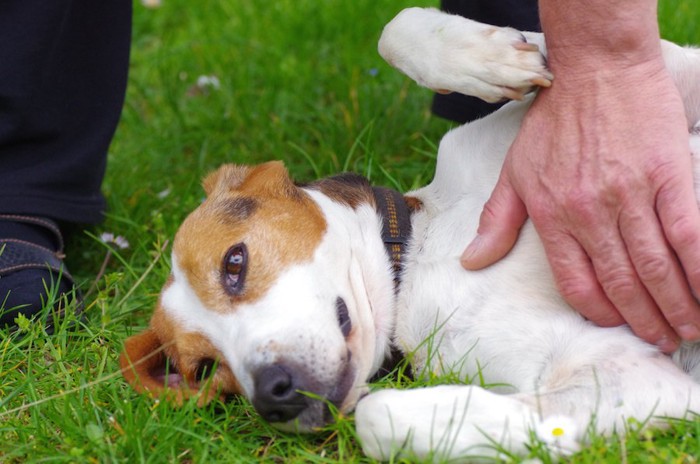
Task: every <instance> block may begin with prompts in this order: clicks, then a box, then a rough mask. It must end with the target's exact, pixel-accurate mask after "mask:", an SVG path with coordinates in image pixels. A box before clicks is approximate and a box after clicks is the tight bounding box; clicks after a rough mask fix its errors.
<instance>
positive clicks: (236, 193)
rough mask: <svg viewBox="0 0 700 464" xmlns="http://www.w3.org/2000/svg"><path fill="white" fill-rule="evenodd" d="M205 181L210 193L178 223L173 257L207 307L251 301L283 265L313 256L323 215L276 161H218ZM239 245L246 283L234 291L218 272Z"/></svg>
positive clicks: (225, 308)
mask: <svg viewBox="0 0 700 464" xmlns="http://www.w3.org/2000/svg"><path fill="white" fill-rule="evenodd" d="M204 184H205V188H206V189H207V190H208V192H209V197H208V198H207V200H206V201H205V202H204V203H203V204H202V205H201V206H200V207H199V208H197V209H196V210H195V211H194V212H193V213H192V214H191V215H190V216H189V217H188V218H187V219H186V220H185V222H184V223H183V224H182V226H181V227H180V230H179V231H178V233H177V236H176V237H175V243H174V246H173V255H174V256H175V258H176V259H177V262H178V265H179V267H180V269H182V271H183V272H184V274H185V275H186V277H187V280H188V282H189V285H190V287H191V288H192V289H193V290H194V291H195V292H196V294H197V296H198V297H199V299H200V300H201V301H202V303H203V304H204V305H205V306H206V307H207V308H208V309H210V310H212V311H216V312H224V313H225V312H229V311H232V310H234V309H235V306H236V304H237V303H240V302H250V301H254V300H257V299H258V298H260V296H261V295H263V294H264V293H265V292H266V291H267V290H268V288H269V287H270V285H271V284H272V283H273V282H274V281H275V280H276V279H277V277H278V276H279V274H280V273H281V272H283V271H284V269H286V268H287V267H288V266H290V265H291V264H293V263H301V262H305V261H308V260H310V259H311V258H312V256H313V253H314V250H315V249H316V247H317V246H318V243H319V241H320V240H321V238H322V236H323V233H324V231H325V227H326V224H325V220H324V218H323V216H322V214H321V212H320V210H319V208H318V206H317V205H316V204H315V203H314V202H313V201H311V199H310V198H309V197H308V196H307V194H306V193H304V192H303V191H302V190H301V189H299V188H297V187H296V186H295V185H294V183H293V182H292V180H291V179H290V178H289V175H288V174H287V171H286V170H285V169H284V167H283V165H282V164H281V163H279V162H271V163H266V164H263V165H260V166H257V167H253V168H249V167H237V166H232V165H227V166H223V167H222V168H220V169H219V170H218V171H216V172H215V173H214V174H212V175H210V176H209V177H207V179H206V180H205V182H204ZM238 244H244V245H245V248H246V251H247V256H246V263H245V265H246V269H245V281H244V282H243V286H242V289H241V291H240V292H237V293H236V294H235V295H234V296H232V295H230V294H229V293H227V292H226V291H224V288H222V279H223V277H222V275H223V273H224V272H225V271H224V259H225V257H226V255H227V252H228V251H229V250H230V249H231V247H233V246H235V245H238Z"/></svg>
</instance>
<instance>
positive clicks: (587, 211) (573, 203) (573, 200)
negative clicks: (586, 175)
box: [564, 190, 600, 222]
mask: <svg viewBox="0 0 700 464" xmlns="http://www.w3.org/2000/svg"><path fill="white" fill-rule="evenodd" d="M564 208H566V211H568V212H569V214H570V215H571V216H573V217H576V218H578V219H579V220H580V221H583V222H590V221H592V220H594V219H595V218H596V217H597V216H598V215H599V214H600V201H599V200H598V198H596V197H595V196H594V195H593V194H591V193H590V192H588V191H583V190H574V191H571V192H569V193H568V194H567V195H566V197H564Z"/></svg>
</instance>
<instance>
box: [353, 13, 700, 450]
mask: <svg viewBox="0 0 700 464" xmlns="http://www.w3.org/2000/svg"><path fill="white" fill-rule="evenodd" d="M525 36H526V38H527V41H528V42H529V43H535V44H537V45H538V46H539V48H540V49H541V50H544V41H543V39H542V36H541V35H540V34H534V33H526V34H525ZM522 37H523V36H522V35H521V33H519V32H517V31H514V30H512V29H500V28H499V29H497V30H496V31H495V32H494V28H493V27H492V26H486V25H483V24H478V23H474V22H473V21H469V20H466V19H464V18H461V17H457V16H450V15H446V14H444V13H441V12H438V11H436V10H423V9H409V10H405V11H403V12H402V13H400V14H399V16H397V17H396V18H395V19H394V20H393V21H392V22H391V23H390V24H389V25H388V26H387V27H386V29H385V31H384V34H383V36H382V38H381V40H380V52H381V53H382V55H383V56H384V57H385V59H387V61H388V62H390V63H391V64H393V65H394V66H396V67H397V68H399V69H400V70H402V71H404V72H405V73H406V74H407V75H409V76H410V77H412V78H413V79H414V80H416V81H417V82H418V83H420V84H421V85H424V86H426V87H429V88H432V89H445V90H452V91H459V92H461V93H466V94H470V95H476V96H479V97H482V98H484V99H486V100H497V99H500V98H503V97H506V96H508V95H509V94H510V92H511V91H512V90H513V89H515V90H518V91H520V92H523V91H527V90H528V89H529V88H530V87H531V85H530V84H532V82H533V81H536V80H538V79H539V78H540V77H545V78H546V77H548V76H547V75H546V73H545V72H544V71H543V69H544V68H543V61H542V60H541V57H540V55H539V53H537V52H534V51H529V50H523V49H522V47H521V49H515V48H513V46H512V44H513V43H514V42H517V41H520V40H522ZM663 50H664V57H665V59H666V62H667V66H668V68H669V70H670V71H671V73H672V75H673V76H674V79H675V81H676V83H677V85H678V87H679V89H680V91H681V94H682V95H683V97H684V103H685V106H686V113H687V116H688V118H689V121H690V125H691V126H692V125H693V124H694V123H696V122H697V121H698V119H699V118H700V51H698V50H691V49H686V48H681V47H678V46H676V45H673V44H670V43H666V42H665V43H664V44H663ZM526 100H527V101H525V102H522V103H520V102H514V103H510V104H508V105H506V106H505V107H504V108H502V109H501V110H499V111H497V112H496V113H495V114H493V115H491V116H488V117H486V118H484V119H481V120H479V121H475V122H473V123H470V124H467V125H464V126H462V127H459V128H457V129H455V130H453V131H451V132H449V133H448V134H447V135H446V136H445V137H444V138H443V139H442V142H441V143H440V148H439V152H438V162H437V169H436V173H435V178H434V180H433V182H432V183H431V184H430V185H428V186H426V187H425V188H422V189H420V190H418V191H416V192H413V193H411V194H410V195H413V196H416V197H417V198H419V199H421V200H422V201H423V204H424V208H423V210H422V211H420V212H419V213H417V214H415V215H414V218H413V227H414V230H413V239H412V241H411V245H410V251H409V254H408V259H407V263H406V271H405V273H404V276H403V279H402V284H401V291H400V294H399V301H398V310H397V316H396V341H397V343H398V345H399V346H400V347H401V349H402V350H403V351H404V352H406V353H413V356H414V357H413V361H414V364H413V366H414V368H415V369H416V372H418V373H420V372H422V370H423V369H425V372H435V373H438V374H440V373H444V372H453V373H454V372H457V373H458V374H459V376H460V377H461V378H468V379H472V380H473V379H479V378H481V379H483V381H484V382H485V383H486V384H497V385H501V386H502V387H500V388H497V389H491V390H490V391H486V390H484V389H482V388H481V387H479V386H444V387H435V388H426V389H417V390H408V391H394V390H385V391H380V392H377V393H373V394H371V395H369V396H368V397H366V398H364V399H363V400H362V401H360V403H359V404H358V406H357V411H356V424H357V430H358V434H359V436H360V438H361V439H362V443H363V449H364V451H365V452H366V453H367V454H369V455H370V456H372V457H375V458H378V459H387V458H389V457H390V456H392V455H394V454H396V453H399V452H400V453H405V454H408V455H416V456H417V457H421V458H426V457H433V458H436V459H437V458H440V459H443V458H446V459H452V458H455V457H460V456H465V455H477V456H499V453H500V451H499V449H498V446H502V447H503V449H505V450H506V451H507V452H514V453H524V452H525V451H526V448H525V445H526V443H527V442H528V433H529V432H530V431H534V432H537V433H538V434H539V435H540V437H541V438H542V439H544V440H545V441H548V442H550V443H552V446H553V447H559V448H560V449H561V450H562V451H571V450H574V449H576V448H577V446H578V444H579V443H580V442H581V440H582V439H583V438H584V432H586V430H587V428H588V426H589V424H591V425H592V427H593V429H594V430H596V431H597V432H602V433H609V432H611V431H613V430H617V431H618V432H624V430H625V424H626V421H627V420H628V419H632V418H634V419H637V420H638V421H645V420H647V419H651V418H653V417H675V418H680V417H686V414H687V413H688V411H693V412H700V388H699V386H698V384H697V383H696V381H697V380H700V356H699V352H698V347H697V345H694V346H690V345H687V346H684V347H683V348H682V350H681V351H680V352H679V353H676V355H675V356H674V360H675V361H676V362H678V361H679V360H680V359H683V363H682V367H683V368H684V370H685V371H686V372H689V374H690V375H688V374H687V373H686V372H683V371H682V370H681V369H679V368H678V367H677V364H674V362H673V361H672V360H671V358H669V357H666V356H663V355H662V354H660V353H659V352H658V351H657V350H656V348H654V347H652V346H649V345H648V344H646V343H644V342H643V341H641V340H640V339H638V338H637V337H635V336H634V335H633V334H632V333H631V332H630V331H629V330H628V328H626V327H618V328H600V327H597V326H595V325H593V324H591V323H590V322H588V321H586V320H584V319H583V318H582V317H581V316H580V315H579V314H577V313H576V312H575V311H573V310H572V309H571V308H570V307H568V306H567V304H566V303H565V302H564V301H563V300H562V298H561V297H560V296H559V295H558V293H557V289H556V288H555V285H554V281H553V278H552V275H551V273H550V269H549V267H548V265H547V261H546V258H545V255H544V252H543V248H542V246H541V243H540V241H539V239H538V237H537V235H536V232H535V230H534V228H533V227H532V225H531V224H529V223H528V224H526V225H525V227H524V228H523V230H522V231H521V233H520V237H519V239H518V242H517V244H516V246H515V248H514V249H513V250H512V251H511V252H510V254H509V255H508V256H507V257H506V258H505V259H504V260H502V261H500V262H498V263H497V264H495V265H493V266H491V267H489V268H487V269H484V270H482V271H479V272H465V271H464V270H462V269H461V268H460V264H459V257H460V254H461V252H462V250H463V249H464V248H465V246H466V244H467V243H468V242H469V241H470V240H471V238H472V237H473V236H474V235H475V233H476V228H477V226H478V220H479V215H480V211H481V208H482V205H483V204H484V202H485V201H486V199H487V198H488V195H489V194H490V192H491V190H492V188H493V186H494V185H495V183H496V180H497V176H498V174H499V172H500V166H501V164H502V162H503V158H504V156H505V154H506V152H507V150H508V147H509V146H510V144H511V143H512V141H513V139H514V137H515V135H516V133H517V131H518V128H519V126H520V122H521V120H522V118H523V116H524V114H525V112H526V111H527V108H528V106H529V101H530V100H531V99H530V98H528V99H526ZM691 139H692V140H691V150H692V151H693V152H694V153H695V154H696V156H697V155H700V136H698V135H693V136H692V137H691ZM694 173H695V178H696V179H700V170H699V168H698V164H697V162H695V165H694ZM696 194H698V196H699V197H700V191H699V192H696ZM427 339H431V340H432V345H431V344H427V343H425V340H427ZM693 378H694V379H695V380H693ZM495 391H498V392H499V393H500V394H496V393H494V392H495ZM503 393H506V394H507V395H504V394H503ZM651 422H655V420H651ZM562 424H566V425H562ZM552 427H554V428H557V427H559V428H561V429H562V430H563V435H562V434H560V433H559V432H560V430H557V431H556V433H555V434H552V433H551V431H552V430H554V429H553V428H552Z"/></svg>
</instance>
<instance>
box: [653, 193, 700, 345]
mask: <svg viewBox="0 0 700 464" xmlns="http://www.w3.org/2000/svg"><path fill="white" fill-rule="evenodd" d="M656 203H657V205H656V207H657V211H658V216H659V219H660V220H661V226H662V227H663V233H664V235H665V237H666V239H667V240H668V243H669V244H670V246H671V248H672V249H673V251H674V252H675V255H676V256H677V259H678V261H680V266H681V267H682V270H680V269H678V267H677V266H676V267H674V268H673V269H672V272H673V274H672V276H670V277H669V279H670V280H672V281H676V282H675V283H676V285H674V286H673V287H672V288H675V291H676V292H678V294H677V295H676V300H671V301H669V303H668V304H661V303H660V306H661V308H662V310H663V312H664V314H665V316H666V318H667V319H668V320H669V322H670V323H671V325H672V326H673V327H674V328H675V329H676V331H677V332H678V334H679V335H680V336H681V337H683V338H684V339H686V340H698V339H699V338H700V306H699V305H698V304H697V301H696V300H695V297H694V296H693V295H692V294H691V291H694V293H695V295H700V246H698V245H699V244H700V213H699V212H698V206H697V200H696V199H695V193H694V192H693V189H692V185H687V184H686V183H684V182H682V181H681V180H679V181H677V182H673V183H667V184H666V185H665V186H664V187H662V188H661V189H660V190H659V193H658V194H657V197H656ZM679 284H682V289H679V288H678V285H679ZM688 285H690V288H688ZM668 291H671V289H670V288H669V289H668ZM673 301H675V304H673Z"/></svg>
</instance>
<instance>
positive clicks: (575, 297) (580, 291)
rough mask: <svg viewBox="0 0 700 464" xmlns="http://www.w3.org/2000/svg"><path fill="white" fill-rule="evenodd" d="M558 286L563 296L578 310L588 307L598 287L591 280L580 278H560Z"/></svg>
mask: <svg viewBox="0 0 700 464" xmlns="http://www.w3.org/2000/svg"><path fill="white" fill-rule="evenodd" d="M557 286H558V287H559V293H561V296H562V297H564V299H565V300H566V301H568V302H569V304H570V305H572V306H573V307H574V308H577V309H580V308H582V307H585V306H587V304H588V303H589V301H590V298H591V295H592V294H594V293H595V287H596V286H595V284H594V283H593V282H592V281H591V280H589V279H584V278H581V277H579V276H563V277H560V278H559V279H558V280H557Z"/></svg>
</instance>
